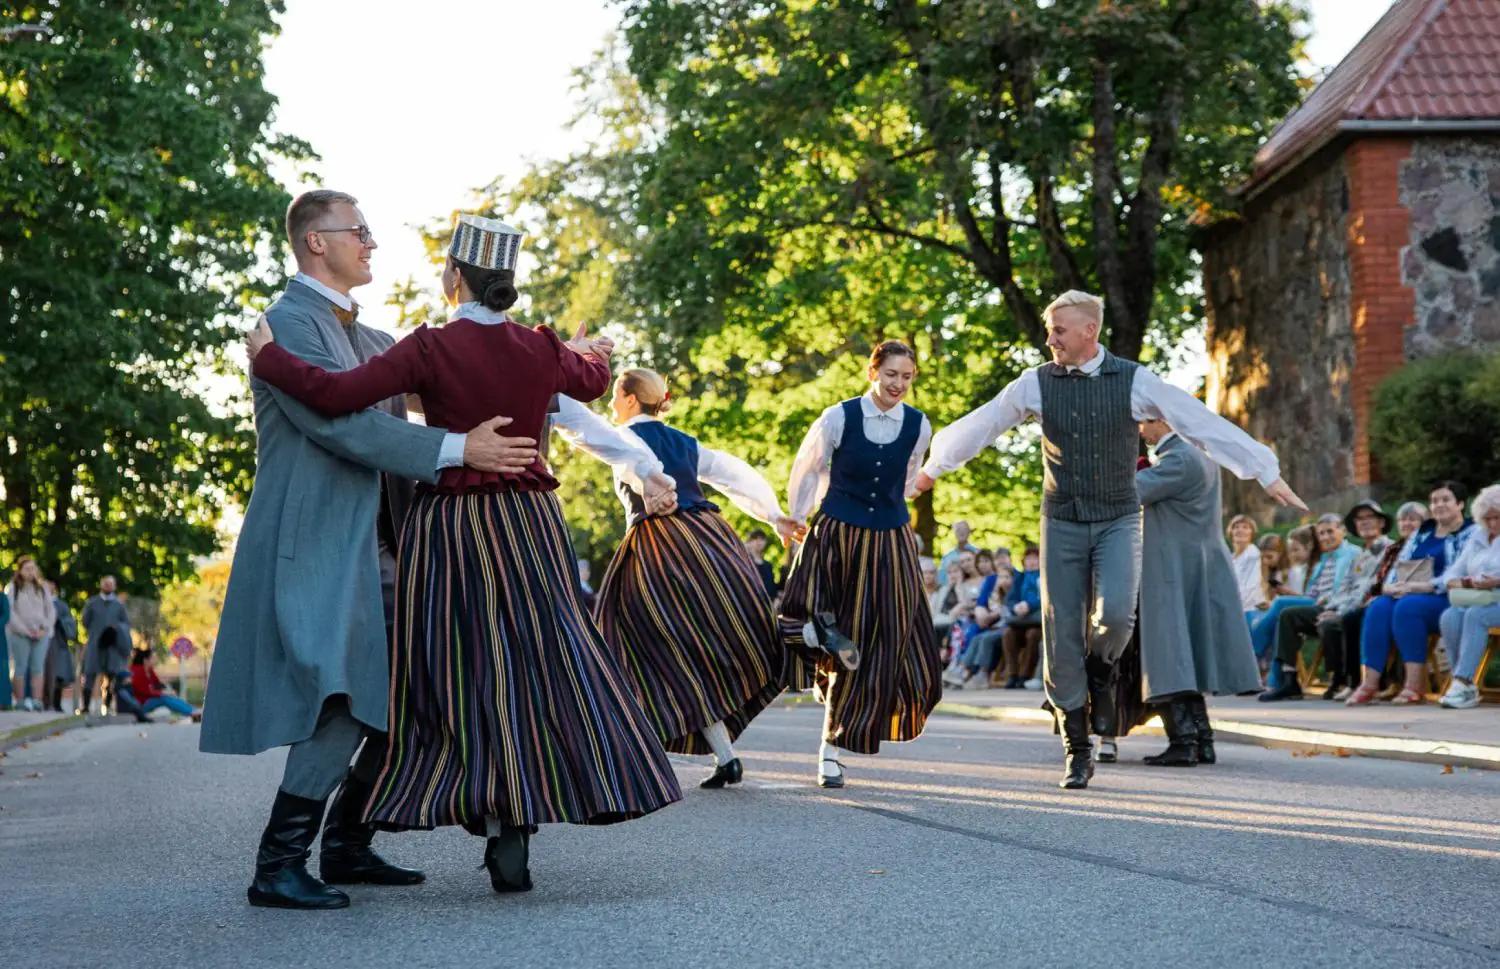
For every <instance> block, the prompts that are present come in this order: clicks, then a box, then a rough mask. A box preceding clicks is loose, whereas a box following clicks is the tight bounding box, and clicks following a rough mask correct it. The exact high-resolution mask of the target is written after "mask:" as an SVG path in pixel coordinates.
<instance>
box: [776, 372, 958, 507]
mask: <svg viewBox="0 0 1500 969" xmlns="http://www.w3.org/2000/svg"><path fill="white" fill-rule="evenodd" d="M873 393H874V392H873V391H871V392H870V393H866V394H865V395H864V396H863V397H861V398H860V399H859V409H860V412H861V413H862V414H864V431H865V437H866V438H867V439H868V440H869V441H870V443H871V444H890V443H892V442H893V441H895V440H896V438H898V437H900V436H901V427H902V425H903V424H905V423H906V405H905V404H903V403H900V402H897V404H896V406H895V407H892V408H891V409H890V410H888V411H884V410H881V409H880V407H879V406H878V405H877V404H876V403H875V398H874V397H873V396H872V395H873ZM843 440H844V405H843V404H842V403H839V404H834V405H833V406H832V407H830V408H828V409H827V410H825V411H824V412H823V413H822V414H821V415H819V417H818V419H817V420H815V421H813V425H812V427H810V428H808V429H807V436H806V437H805V438H803V439H802V447H800V448H799V449H798V450H797V459H796V460H795V461H793V462H792V476H791V478H790V479H789V480H788V481H787V485H786V493H787V505H788V509H787V514H789V515H791V517H792V518H794V519H795V520H797V521H799V522H805V521H807V518H808V516H809V515H811V514H812V513H813V511H814V510H816V509H817V507H818V505H819V504H820V503H821V502H822V501H823V496H824V495H825V494H827V493H828V481H829V477H830V471H829V469H830V468H831V467H832V464H833V452H834V451H835V450H837V449H838V446H839V445H840V444H841V443H843ZM931 440H932V424H931V422H930V421H928V420H927V416H926V415H925V414H924V415H923V416H922V428H921V431H920V432H919V433H918V434H917V445H916V447H914V448H912V451H911V460H910V461H908V462H907V466H906V496H907V497H908V498H910V497H911V496H912V494H914V493H915V491H916V484H917V473H918V472H919V471H921V469H922V458H923V456H924V455H925V454H926V453H927V443H928V442H929V441H931Z"/></svg>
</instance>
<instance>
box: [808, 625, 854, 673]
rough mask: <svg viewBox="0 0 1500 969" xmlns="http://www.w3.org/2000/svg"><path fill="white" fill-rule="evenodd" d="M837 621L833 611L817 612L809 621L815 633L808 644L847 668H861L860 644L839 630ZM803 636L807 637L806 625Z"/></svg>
mask: <svg viewBox="0 0 1500 969" xmlns="http://www.w3.org/2000/svg"><path fill="white" fill-rule="evenodd" d="M837 622H838V619H837V617H836V616H834V614H833V613H831V612H819V613H815V614H814V615H813V617H812V619H811V620H810V621H809V622H808V623H807V625H808V626H811V627H812V633H813V637H812V640H811V642H809V643H808V645H810V646H813V647H815V648H817V649H819V650H821V651H822V652H824V653H826V654H827V655H828V656H830V657H832V658H833V659H834V660H836V661H837V662H838V663H839V665H841V666H843V667H844V669H846V670H856V669H859V646H858V645H856V644H855V642H854V640H852V639H850V638H849V637H848V636H845V635H844V634H843V633H841V632H839V627H838V625H837ZM802 638H803V639H804V640H806V639H807V634H806V627H804V632H803V636H802Z"/></svg>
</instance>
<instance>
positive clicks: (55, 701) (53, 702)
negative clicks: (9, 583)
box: [42, 586, 78, 713]
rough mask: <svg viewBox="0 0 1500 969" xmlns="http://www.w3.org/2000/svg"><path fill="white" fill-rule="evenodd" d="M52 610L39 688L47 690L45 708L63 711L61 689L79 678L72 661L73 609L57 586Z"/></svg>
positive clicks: (76, 635) (53, 592)
mask: <svg viewBox="0 0 1500 969" xmlns="http://www.w3.org/2000/svg"><path fill="white" fill-rule="evenodd" d="M52 609H53V611H54V612H55V613H56V615H57V621H56V622H55V623H53V625H52V641H51V645H50V646H49V647H48V649H47V662H46V664H45V665H44V666H43V668H42V689H43V691H44V692H45V693H46V696H45V697H43V699H42V703H43V705H44V706H45V707H46V708H47V709H48V710H55V711H57V712H58V713H62V693H63V689H64V688H65V687H68V686H72V685H73V684H74V683H75V682H77V680H78V675H77V674H78V667H77V664H76V663H74V662H73V640H75V639H77V638H78V621H77V620H76V619H74V618H73V610H72V609H70V608H68V601H67V600H66V599H64V598H63V596H62V593H61V592H60V591H58V589H57V587H56V586H53V588H52Z"/></svg>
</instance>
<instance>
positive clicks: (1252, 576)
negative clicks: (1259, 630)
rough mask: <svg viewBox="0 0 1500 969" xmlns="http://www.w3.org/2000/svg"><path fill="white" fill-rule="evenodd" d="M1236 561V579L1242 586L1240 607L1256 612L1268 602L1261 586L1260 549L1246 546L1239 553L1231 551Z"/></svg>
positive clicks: (1252, 545) (1246, 610) (1231, 555)
mask: <svg viewBox="0 0 1500 969" xmlns="http://www.w3.org/2000/svg"><path fill="white" fill-rule="evenodd" d="M1230 558H1231V559H1232V560H1233V562H1234V579H1235V582H1236V583H1238V584H1239V587H1240V608H1241V609H1243V610H1244V611H1245V612H1254V611H1255V610H1257V609H1259V608H1261V607H1262V606H1264V605H1265V604H1266V593H1265V590H1264V589H1262V588H1261V586H1260V549H1258V548H1256V547H1255V545H1254V544H1251V545H1248V546H1246V548H1245V550H1244V551H1243V552H1241V553H1240V554H1238V555H1235V554H1234V553H1233V551H1232V550H1231V552H1230Z"/></svg>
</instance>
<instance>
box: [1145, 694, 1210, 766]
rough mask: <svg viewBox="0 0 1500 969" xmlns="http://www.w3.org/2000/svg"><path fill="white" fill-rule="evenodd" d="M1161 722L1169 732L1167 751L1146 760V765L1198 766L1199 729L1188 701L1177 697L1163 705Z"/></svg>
mask: <svg viewBox="0 0 1500 969" xmlns="http://www.w3.org/2000/svg"><path fill="white" fill-rule="evenodd" d="M1161 722H1162V726H1163V727H1164V728H1166V731H1167V749H1166V750H1164V751H1162V752H1161V753H1159V754H1153V755H1151V756H1150V757H1147V758H1145V761H1146V763H1147V764H1149V765H1150V766H1152V767H1196V766H1198V729H1197V727H1196V725H1195V724H1194V722H1193V709H1192V706H1191V705H1189V703H1188V701H1187V700H1186V699H1183V698H1181V697H1177V698H1173V699H1171V700H1168V701H1167V702H1166V703H1163V704H1162V705H1161Z"/></svg>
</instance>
